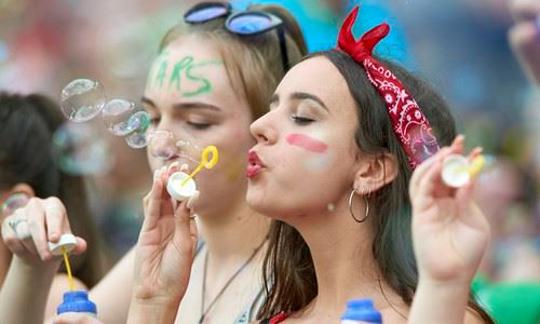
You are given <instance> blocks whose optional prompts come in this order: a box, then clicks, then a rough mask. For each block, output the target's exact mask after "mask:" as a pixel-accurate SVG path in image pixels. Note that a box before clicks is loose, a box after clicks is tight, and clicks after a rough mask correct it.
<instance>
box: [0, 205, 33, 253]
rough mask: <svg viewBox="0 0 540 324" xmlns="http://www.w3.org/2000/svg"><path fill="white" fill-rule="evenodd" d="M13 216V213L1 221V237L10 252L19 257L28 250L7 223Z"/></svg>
mask: <svg viewBox="0 0 540 324" xmlns="http://www.w3.org/2000/svg"><path fill="white" fill-rule="evenodd" d="M13 218H14V215H11V216H8V217H6V218H5V219H4V222H3V223H2V239H3V241H4V244H5V245H6V246H7V248H8V249H9V250H10V251H11V253H13V254H15V255H18V256H20V257H22V256H27V255H29V254H28V251H27V250H26V249H25V247H24V246H23V245H22V242H21V240H20V239H19V238H18V237H17V234H16V233H15V232H14V231H13V229H12V228H11V226H10V225H9V221H10V220H11V219H13Z"/></svg>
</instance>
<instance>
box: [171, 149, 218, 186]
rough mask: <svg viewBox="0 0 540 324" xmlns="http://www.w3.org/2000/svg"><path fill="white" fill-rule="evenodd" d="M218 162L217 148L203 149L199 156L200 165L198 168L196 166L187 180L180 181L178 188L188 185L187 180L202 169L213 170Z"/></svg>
mask: <svg viewBox="0 0 540 324" xmlns="http://www.w3.org/2000/svg"><path fill="white" fill-rule="evenodd" d="M210 156H211V157H210ZM218 161H219V154H218V150H217V147H215V146H214V145H209V146H207V147H205V148H204V150H203V152H202V154H201V163H199V166H197V168H196V169H195V170H194V171H193V172H191V174H190V175H189V176H188V177H187V178H185V179H184V180H183V181H182V183H181V184H180V186H181V187H183V186H184V185H185V184H186V183H188V181H189V179H192V178H193V177H194V176H195V175H196V174H197V173H199V172H200V171H201V170H202V169H203V168H206V169H211V168H213V167H214V166H215V165H216V164H217V163H218Z"/></svg>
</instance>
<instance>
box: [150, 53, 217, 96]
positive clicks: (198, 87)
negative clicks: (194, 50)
mask: <svg viewBox="0 0 540 324" xmlns="http://www.w3.org/2000/svg"><path fill="white" fill-rule="evenodd" d="M168 54H169V53H168V52H164V53H163V54H161V55H160V56H159V57H158V59H157V60H156V63H155V65H154V66H153V68H152V71H151V75H153V77H151V78H150V80H153V82H152V86H154V87H159V89H163V87H164V86H167V87H168V89H170V90H173V91H177V92H180V93H181V94H182V95H183V96H186V97H194V96H198V95H201V94H204V93H209V92H210V91H211V90H212V83H211V82H210V80H209V79H208V78H207V77H206V76H205V75H204V68H206V67H209V66H213V65H223V62H222V61H220V60H199V61H198V60H197V59H195V58H194V57H193V56H184V57H182V58H181V59H179V60H176V61H175V60H171V59H169V58H168ZM169 67H171V68H169ZM200 69H203V70H202V71H201V70H200ZM169 74H170V77H169V78H168V80H169V82H168V84H167V83H166V82H165V80H166V79H167V76H168V75H169ZM171 88H172V89H171Z"/></svg>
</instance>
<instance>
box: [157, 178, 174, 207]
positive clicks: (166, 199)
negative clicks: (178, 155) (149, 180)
mask: <svg viewBox="0 0 540 324" xmlns="http://www.w3.org/2000/svg"><path fill="white" fill-rule="evenodd" d="M168 180H169V173H168V169H167V168H163V171H162V173H161V181H162V183H163V188H162V190H161V191H162V192H161V206H160V209H161V210H160V214H161V215H163V216H169V217H172V216H173V215H174V208H173V199H172V198H171V195H169V192H168V191H167V188H166V185H165V184H166V183H167V181H168Z"/></svg>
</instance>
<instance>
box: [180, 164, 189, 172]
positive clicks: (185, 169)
mask: <svg viewBox="0 0 540 324" xmlns="http://www.w3.org/2000/svg"><path fill="white" fill-rule="evenodd" d="M188 170H189V165H188V164H187V163H184V164H182V165H181V166H180V171H181V172H184V173H187V172H188Z"/></svg>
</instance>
